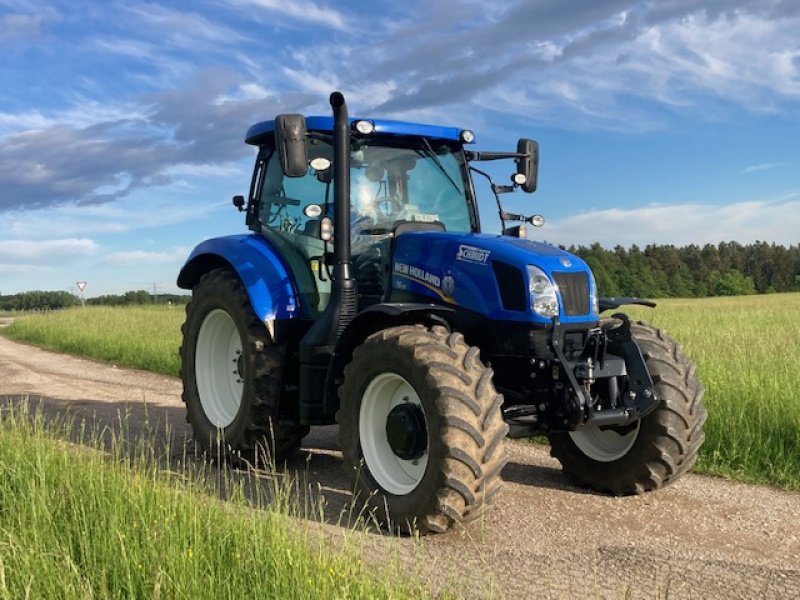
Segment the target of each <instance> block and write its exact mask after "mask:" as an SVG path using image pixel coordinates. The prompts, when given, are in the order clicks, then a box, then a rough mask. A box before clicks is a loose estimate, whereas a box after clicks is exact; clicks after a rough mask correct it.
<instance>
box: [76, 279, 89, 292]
mask: <svg viewBox="0 0 800 600" xmlns="http://www.w3.org/2000/svg"><path fill="white" fill-rule="evenodd" d="M75 285H77V286H78V289H79V290H80V291H83V290H85V289H86V282H85V281H76V282H75Z"/></svg>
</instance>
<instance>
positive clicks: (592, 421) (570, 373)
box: [552, 313, 659, 429]
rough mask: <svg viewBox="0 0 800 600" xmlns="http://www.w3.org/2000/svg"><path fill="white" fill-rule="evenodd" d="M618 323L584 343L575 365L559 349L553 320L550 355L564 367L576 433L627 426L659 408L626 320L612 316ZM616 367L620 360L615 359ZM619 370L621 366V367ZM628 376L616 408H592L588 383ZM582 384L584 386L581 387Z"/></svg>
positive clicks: (560, 346)
mask: <svg viewBox="0 0 800 600" xmlns="http://www.w3.org/2000/svg"><path fill="white" fill-rule="evenodd" d="M613 318H615V319H618V320H619V321H621V323H620V324H619V325H617V326H616V327H613V328H611V329H607V330H605V331H597V332H596V333H595V334H594V336H592V337H591V338H590V339H589V340H587V344H586V349H585V351H584V355H586V354H587V352H588V355H587V356H584V357H583V358H582V360H580V361H578V362H577V363H576V362H575V361H572V360H568V359H567V357H566V355H565V353H564V350H563V348H562V341H561V340H562V334H561V326H560V323H558V321H557V320H556V323H555V324H554V328H553V340H552V347H553V351H554V353H555V355H556V357H557V358H558V360H559V362H560V363H561V364H562V365H563V372H564V374H565V375H566V377H567V380H568V382H569V384H570V387H571V388H572V390H571V391H572V393H571V394H569V398H570V407H569V408H570V412H571V413H572V414H573V415H575V418H573V419H572V421H573V426H574V427H575V428H576V429H579V428H582V427H586V426H597V427H609V426H622V425H629V424H630V423H633V422H635V421H638V420H639V419H641V418H643V417H646V416H647V415H649V414H650V413H651V412H653V411H654V410H655V409H656V408H657V407H658V404H659V398H658V396H657V394H656V390H655V385H654V384H653V379H652V377H651V376H650V372H649V371H648V370H647V365H646V364H645V361H644V357H643V356H642V352H641V350H640V349H639V346H638V345H637V344H636V341H635V340H634V339H633V335H632V333H631V324H630V320H629V319H628V316H627V315H625V314H622V313H617V314H614V315H613ZM612 357H620V358H622V361H624V371H623V370H622V369H621V368H620V369H619V370H616V369H615V368H614V367H613V365H612V364H608V365H605V364H604V363H605V362H609V363H613V360H612ZM616 362H617V363H619V362H620V360H619V359H616ZM620 367H621V366H620ZM623 372H624V373H625V374H627V380H628V385H627V389H625V390H622V392H621V394H620V398H619V403H618V405H617V406H612V407H606V408H603V409H602V410H601V409H599V407H596V406H595V401H594V399H593V398H592V397H591V394H590V393H589V390H588V387H589V386H588V385H586V383H587V382H590V383H591V382H593V381H594V380H595V379H594V378H595V377H598V378H600V379H602V378H605V377H609V376H611V377H613V376H617V375H621V374H623ZM581 382H583V384H582V383H581Z"/></svg>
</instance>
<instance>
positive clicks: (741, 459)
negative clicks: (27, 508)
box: [0, 294, 800, 489]
mask: <svg viewBox="0 0 800 600" xmlns="http://www.w3.org/2000/svg"><path fill="white" fill-rule="evenodd" d="M626 312H628V313H630V314H631V315H632V316H635V317H637V318H642V319H645V320H647V321H650V322H651V323H653V324H654V325H656V326H658V327H662V328H664V329H666V330H667V331H668V332H669V333H670V334H671V335H672V336H673V337H674V338H675V339H677V340H678V341H679V342H681V344H683V346H684V347H685V349H686V351H687V353H688V354H689V356H691V357H692V358H693V359H694V360H695V361H696V363H697V369H698V374H699V376H700V379H701V380H702V381H703V383H704V385H705V386H706V405H707V406H708V409H709V419H708V423H707V425H706V443H705V445H704V446H703V448H702V450H701V453H700V459H699V461H698V465H697V470H699V471H701V472H705V473H710V474H716V475H723V476H727V477H732V478H735V479H740V480H744V481H751V482H759V483H769V484H775V485H780V486H782V487H785V488H788V489H800V460H798V457H800V386H798V383H799V382H800V375H798V373H800V318H798V314H800V294H772V295H761V296H743V297H734V298H705V299H691V300H680V299H677V300H674V299H673V300H661V301H659V304H658V307H657V308H656V309H652V310H651V309H645V308H638V307H626ZM182 321H183V311H182V310H181V309H180V308H179V307H174V308H172V309H169V308H164V307H142V308H135V309H108V308H105V309H101V308H86V309H73V310H69V311H62V312H58V313H51V314H49V315H43V316H34V317H25V318H23V319H19V320H17V321H16V322H15V323H14V324H13V325H12V326H11V327H9V328H7V329H5V330H0V331H4V335H8V336H9V337H13V338H14V339H18V340H20V341H26V342H30V343H34V344H39V345H44V346H47V347H50V348H53V349H57V350H61V351H65V352H71V353H74V354H81V355H83V356H91V357H94V358H100V359H103V360H109V361H113V362H116V363H118V364H126V365H129V366H134V367H139V368H146V369H151V370H154V371H157V372H160V373H167V374H171V375H174V374H176V373H177V371H178V369H179V362H178V354H177V352H178V347H179V346H180V324H181V322H182Z"/></svg>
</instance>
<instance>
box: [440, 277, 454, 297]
mask: <svg viewBox="0 0 800 600" xmlns="http://www.w3.org/2000/svg"><path fill="white" fill-rule="evenodd" d="M455 291H456V280H455V279H453V276H452V275H445V276H444V278H443V279H442V293H443V294H444V295H445V296H452V295H453V292H455Z"/></svg>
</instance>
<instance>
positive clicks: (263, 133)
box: [244, 117, 461, 146]
mask: <svg viewBox="0 0 800 600" xmlns="http://www.w3.org/2000/svg"><path fill="white" fill-rule="evenodd" d="M365 120H366V121H370V122H371V123H373V124H374V125H375V134H378V135H396V136H414V137H425V138H429V139H439V140H448V141H456V142H457V141H459V140H460V139H461V138H460V134H461V129H457V128H455V127H441V126H439V125H423V124H421V123H408V122H405V121H389V120H386V119H361V118H356V117H354V118H351V119H350V123H353V122H354V121H365ZM306 128H307V129H308V130H309V131H322V132H333V117H306ZM273 131H275V121H274V120H271V121H261V122H260V123H256V124H255V125H253V126H252V127H250V129H248V130H247V135H246V136H245V138H244V139H245V142H247V143H248V144H253V145H254V146H258V145H259V144H261V143H263V142H264V141H265V138H267V137H268V136H269V135H271V134H272V132H273Z"/></svg>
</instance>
